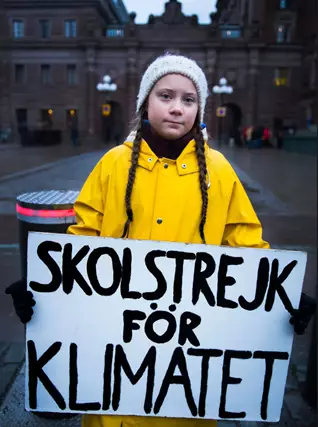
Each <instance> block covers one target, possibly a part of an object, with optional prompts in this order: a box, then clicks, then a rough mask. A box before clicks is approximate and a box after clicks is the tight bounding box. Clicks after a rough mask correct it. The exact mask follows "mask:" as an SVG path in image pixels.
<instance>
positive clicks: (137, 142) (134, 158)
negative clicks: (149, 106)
mask: <svg viewBox="0 0 318 427" xmlns="http://www.w3.org/2000/svg"><path fill="white" fill-rule="evenodd" d="M145 115H146V112H145V107H143V108H141V109H140V112H139V113H138V116H137V118H136V122H135V130H136V136H135V139H134V142H133V149H132V153H131V166H130V168H129V172H128V182H127V187H126V195H125V205H126V214H127V220H126V223H125V226H124V232H123V235H122V236H121V237H122V238H124V237H128V235H129V226H130V224H131V223H132V221H133V218H134V216H133V211H132V207H131V195H132V190H133V186H134V183H135V178H136V169H137V165H138V157H139V153H140V146H141V140H142V133H141V129H142V123H143V120H144V118H145Z"/></svg>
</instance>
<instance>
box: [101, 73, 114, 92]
mask: <svg viewBox="0 0 318 427" xmlns="http://www.w3.org/2000/svg"><path fill="white" fill-rule="evenodd" d="M111 81H112V79H111V77H110V76H109V75H106V76H104V77H103V83H98V84H97V86H96V89H97V90H98V91H99V92H116V90H117V85H116V83H111Z"/></svg>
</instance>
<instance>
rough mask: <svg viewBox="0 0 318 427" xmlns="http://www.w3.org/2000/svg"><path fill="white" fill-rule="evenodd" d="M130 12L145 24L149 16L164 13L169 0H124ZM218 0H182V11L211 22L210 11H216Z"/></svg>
mask: <svg viewBox="0 0 318 427" xmlns="http://www.w3.org/2000/svg"><path fill="white" fill-rule="evenodd" d="M123 1H124V3H125V5H126V8H127V10H128V12H133V11H134V12H136V13H137V17H136V21H135V22H136V23H137V24H145V23H147V22H148V16H149V15H150V14H151V13H152V14H153V15H162V13H163V12H164V5H165V3H167V1H168V0H123ZM179 1H180V0H179ZM216 2H217V0H181V3H182V11H183V13H184V14H185V15H194V14H196V15H198V18H199V23H200V24H209V23H210V17H209V15H210V13H211V12H214V11H215V4H216Z"/></svg>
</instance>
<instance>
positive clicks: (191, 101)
mask: <svg viewBox="0 0 318 427" xmlns="http://www.w3.org/2000/svg"><path fill="white" fill-rule="evenodd" d="M185 102H186V103H187V104H192V103H193V102H195V99H193V98H186V99H185Z"/></svg>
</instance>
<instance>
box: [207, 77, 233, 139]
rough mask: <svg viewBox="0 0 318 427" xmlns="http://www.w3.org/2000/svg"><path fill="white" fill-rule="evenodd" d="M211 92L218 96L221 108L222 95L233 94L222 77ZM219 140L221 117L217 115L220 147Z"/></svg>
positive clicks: (231, 88) (219, 135) (230, 87)
mask: <svg viewBox="0 0 318 427" xmlns="http://www.w3.org/2000/svg"><path fill="white" fill-rule="evenodd" d="M212 92H213V93H215V94H219V95H220V101H221V105H220V107H222V106H223V95H224V94H228V95H231V93H233V87H232V86H230V85H228V84H227V80H226V78H225V77H222V78H221V79H220V81H219V84H218V85H216V86H213V88H212ZM221 138H222V116H221V115H219V126H218V140H219V145H221Z"/></svg>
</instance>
